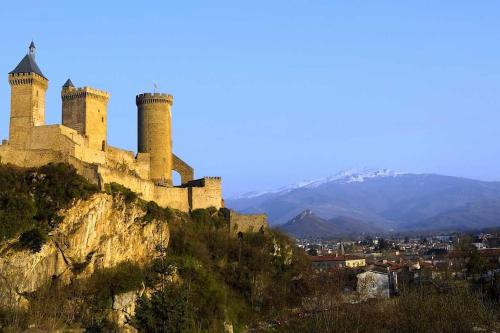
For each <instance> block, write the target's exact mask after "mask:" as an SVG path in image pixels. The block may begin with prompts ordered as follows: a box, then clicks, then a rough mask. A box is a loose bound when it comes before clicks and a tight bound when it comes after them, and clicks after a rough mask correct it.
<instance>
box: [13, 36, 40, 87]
mask: <svg viewBox="0 0 500 333" xmlns="http://www.w3.org/2000/svg"><path fill="white" fill-rule="evenodd" d="M31 44H33V42H31ZM31 44H30V48H31ZM33 46H34V44H33ZM29 73H35V74H38V75H40V76H41V77H43V78H45V79H47V78H46V77H45V76H44V75H43V73H42V71H41V70H40V68H39V67H38V65H37V64H36V61H35V58H34V53H31V52H30V53H28V54H27V55H25V56H24V58H23V59H22V60H21V62H20V63H19V65H17V66H16V68H14V70H13V71H12V72H10V73H9V74H29Z"/></svg>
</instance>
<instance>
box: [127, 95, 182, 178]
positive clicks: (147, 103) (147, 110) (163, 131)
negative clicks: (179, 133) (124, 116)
mask: <svg viewBox="0 0 500 333" xmlns="http://www.w3.org/2000/svg"><path fill="white" fill-rule="evenodd" d="M173 101H174V98H173V96H172V95H168V94H159V93H154V94H140V95H137V96H136V98H135V102H136V105H137V125H138V126H137V129H138V135H137V141H138V143H137V145H138V149H137V150H138V152H139V153H149V158H150V178H151V180H153V181H155V182H156V183H162V184H165V185H172V114H171V107H172V104H173Z"/></svg>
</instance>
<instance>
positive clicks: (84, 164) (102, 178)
mask: <svg viewBox="0 0 500 333" xmlns="http://www.w3.org/2000/svg"><path fill="white" fill-rule="evenodd" d="M35 50H36V49H35V45H34V43H33V42H32V43H31V45H30V46H29V52H28V54H27V55H26V56H25V57H24V58H23V59H22V60H21V62H20V63H19V64H18V65H17V67H16V68H15V69H14V70H13V71H12V72H10V73H9V84H10V86H11V106H10V108H11V109H10V126H9V139H8V140H3V141H2V145H1V146H0V158H1V162H2V163H11V164H14V165H17V166H21V167H37V166H42V165H45V164H47V163H51V162H66V163H69V164H71V165H73V166H74V167H75V168H76V170H77V171H78V173H80V174H81V175H83V176H84V177H85V178H87V179H88V180H89V181H91V182H93V183H95V184H98V185H99V187H100V188H101V189H103V188H104V185H105V184H109V183H113V182H114V183H118V184H121V185H123V186H126V187H128V188H130V189H131V190H132V191H134V192H136V193H138V194H139V196H140V197H142V198H143V199H144V200H148V201H149V200H151V201H156V202H157V203H158V204H159V205H161V206H164V207H171V208H175V209H178V210H181V211H190V210H193V209H197V208H208V207H215V208H221V207H222V206H223V200H222V189H221V179H220V178H219V177H204V178H201V179H196V180H195V179H194V170H193V168H192V167H191V166H189V165H188V164H187V163H185V162H184V161H183V160H181V159H180V158H179V157H177V156H176V155H175V154H174V153H173V151H172V130H171V129H172V123H171V108H172V104H173V97H172V95H168V94H159V93H153V94H151V93H145V94H140V95H137V96H136V105H137V114H138V117H137V119H138V153H137V155H135V154H134V153H133V152H131V151H126V150H123V149H119V148H116V147H111V146H109V145H108V144H107V125H108V124H107V104H108V100H109V97H110V95H109V94H108V93H107V92H105V91H102V90H98V89H94V88H90V87H83V88H76V87H75V86H74V85H73V83H72V82H71V80H69V79H68V81H66V83H65V84H64V85H63V86H62V90H61V99H62V124H61V125H58V124H57V125H45V93H46V90H47V88H48V83H49V81H48V79H47V78H46V77H45V76H44V75H43V73H42V71H41V70H40V68H39V67H38V65H37V63H36V62H35ZM173 171H176V172H178V173H179V174H180V177H181V183H182V184H181V185H180V186H173V184H172V172H173ZM234 214H235V216H236V215H237V214H236V213H234ZM242 218H243V216H242ZM254 218H257V216H254ZM245 219H247V218H245ZM260 219H262V218H260ZM246 222H248V221H246ZM248 223H250V224H252V223H253V222H251V221H250V222H248ZM257 224H258V223H257Z"/></svg>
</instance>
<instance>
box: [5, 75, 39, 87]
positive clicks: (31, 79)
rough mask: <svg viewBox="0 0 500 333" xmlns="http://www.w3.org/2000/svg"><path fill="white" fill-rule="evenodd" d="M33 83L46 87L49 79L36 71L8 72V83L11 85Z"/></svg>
mask: <svg viewBox="0 0 500 333" xmlns="http://www.w3.org/2000/svg"><path fill="white" fill-rule="evenodd" d="M34 83H37V84H40V85H42V86H43V87H44V88H47V87H48V83H49V80H47V79H46V78H44V77H43V76H41V75H38V74H36V73H13V74H9V84H10V85H11V86H21V85H32V84H34Z"/></svg>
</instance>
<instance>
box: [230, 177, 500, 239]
mask: <svg viewBox="0 0 500 333" xmlns="http://www.w3.org/2000/svg"><path fill="white" fill-rule="evenodd" d="M226 206H227V207H229V208H232V209H235V210H237V211H240V212H244V213H266V214H268V217H269V221H270V223H271V224H274V225H277V224H283V223H286V222H288V221H290V220H291V219H293V218H294V217H296V216H297V215H299V214H301V213H302V212H304V211H307V210H311V211H312V212H314V213H315V214H317V216H321V218H323V219H325V220H331V219H333V218H337V217H343V218H350V219H354V220H357V221H361V222H363V223H368V224H370V225H372V226H373V227H376V228H378V229H384V230H405V229H406V230H407V229H439V228H441V229H443V228H449V229H468V228H469V229H470V228H476V229H477V228H484V227H490V226H500V182H485V181H479V180H473V179H466V178H459V177H449V176H442V175H435V174H412V173H402V172H397V171H393V170H389V169H351V170H346V171H342V172H339V173H337V174H335V175H333V176H330V177H326V178H324V179H318V180H314V181H304V182H300V183H297V184H294V185H292V186H287V187H283V188H280V189H277V190H274V191H263V192H261V193H258V194H257V193H255V194H253V195H246V196H240V197H239V198H236V199H228V200H226Z"/></svg>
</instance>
